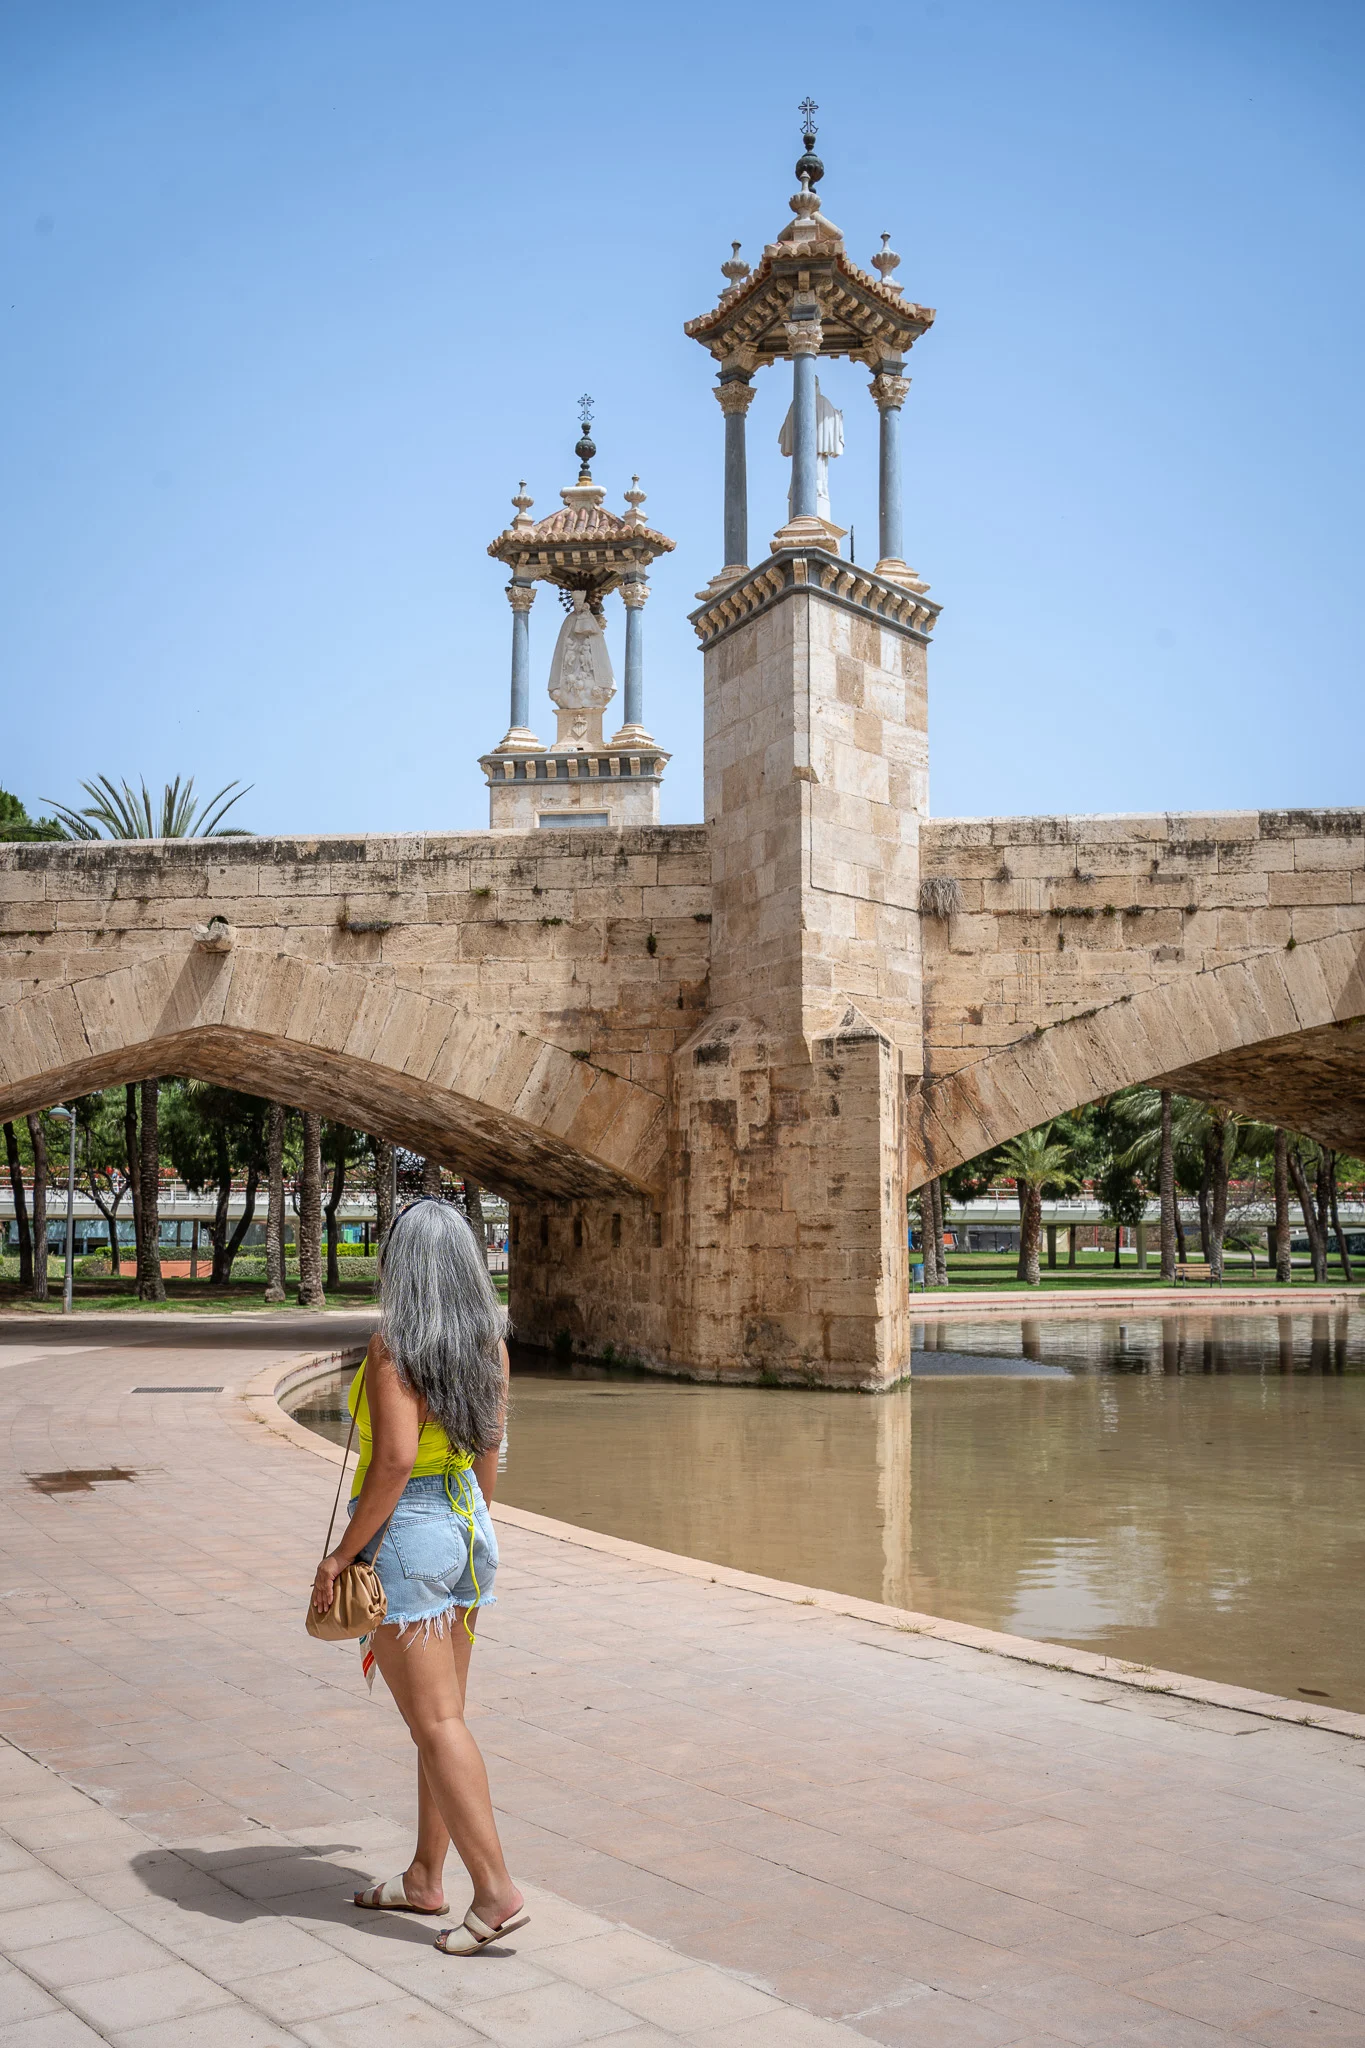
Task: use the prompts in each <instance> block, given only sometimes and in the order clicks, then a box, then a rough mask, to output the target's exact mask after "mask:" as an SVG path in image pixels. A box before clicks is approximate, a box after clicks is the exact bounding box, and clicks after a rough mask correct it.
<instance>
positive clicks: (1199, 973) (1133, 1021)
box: [913, 811, 1365, 1177]
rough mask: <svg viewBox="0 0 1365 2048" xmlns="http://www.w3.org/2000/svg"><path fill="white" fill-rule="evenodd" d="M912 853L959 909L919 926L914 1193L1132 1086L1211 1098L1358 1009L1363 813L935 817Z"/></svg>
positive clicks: (1364, 884) (1306, 1111) (1303, 1111)
mask: <svg viewBox="0 0 1365 2048" xmlns="http://www.w3.org/2000/svg"><path fill="white" fill-rule="evenodd" d="M920 846H921V858H922V862H923V869H924V873H925V875H926V876H928V875H935V876H941V877H944V878H945V879H951V880H952V881H954V882H955V883H956V884H957V894H958V897H959V899H960V906H961V907H960V909H959V910H958V911H957V912H956V913H955V914H953V915H952V916H950V917H947V918H926V919H925V920H924V959H925V979H924V991H925V993H924V1018H925V1025H924V1040H925V1086H924V1091H923V1098H922V1111H921V1119H922V1122H923V1130H922V1132H921V1133H920V1137H919V1139H918V1140H917V1142H916V1146H915V1161H914V1165H913V1171H914V1172H915V1173H916V1174H917V1175H919V1176H920V1177H923V1173H924V1172H925V1171H926V1170H928V1168H929V1167H930V1166H938V1167H940V1168H941V1167H943V1166H945V1165H949V1164H953V1163H955V1161H956V1159H959V1158H968V1157H971V1156H972V1154H973V1153H975V1152H977V1151H980V1150H983V1149H985V1147H986V1146H987V1145H989V1144H996V1143H999V1142H1001V1141H1002V1140H1003V1139H1004V1138H1007V1137H1009V1136H1012V1135H1013V1134H1014V1133H1015V1132H1016V1131H1018V1130H1021V1129H1025V1128H1027V1127H1028V1126H1029V1125H1031V1124H1034V1123H1037V1122H1039V1121H1041V1120H1042V1118H1044V1117H1046V1116H1049V1115H1054V1114H1056V1113H1057V1112H1058V1111H1060V1110H1063V1109H1069V1108H1071V1107H1073V1106H1074V1105H1075V1104H1077V1103H1079V1102H1086V1101H1090V1100H1093V1099H1094V1098H1095V1097H1096V1096H1098V1095H1100V1094H1102V1093H1107V1092H1109V1091H1110V1090H1111V1089H1113V1088H1117V1087H1121V1086H1125V1085H1128V1084H1129V1083H1131V1082H1136V1081H1146V1080H1149V1079H1153V1078H1157V1077H1159V1076H1162V1075H1165V1074H1173V1073H1177V1072H1179V1073H1183V1074H1185V1075H1187V1076H1188V1074H1189V1071H1190V1069H1191V1068H1192V1066H1198V1067H1199V1068H1200V1070H1201V1079H1202V1082H1203V1083H1204V1084H1206V1085H1208V1086H1209V1087H1210V1089H1214V1088H1215V1086H1216V1084H1218V1083H1219V1082H1220V1079H1221V1078H1222V1077H1221V1075H1220V1073H1219V1072H1218V1071H1215V1070H1211V1069H1209V1068H1208V1066H1207V1063H1208V1062H1210V1061H1213V1062H1215V1063H1216V1062H1219V1061H1221V1060H1224V1059H1226V1058H1227V1057H1228V1056H1229V1055H1231V1054H1233V1053H1235V1052H1238V1051H1240V1050H1241V1049H1243V1048H1246V1047H1249V1046H1269V1045H1272V1044H1277V1043H1278V1042H1279V1041H1282V1040H1285V1039H1291V1038H1293V1039H1296V1040H1298V1039H1299V1038H1300V1035H1301V1034H1303V1033H1305V1032H1311V1031H1314V1030H1317V1029H1319V1028H1327V1027H1330V1026H1333V1025H1341V1024H1344V1023H1347V1022H1349V1020H1350V1019H1351V1018H1352V1017H1354V1016H1355V1015H1357V1014H1359V1013H1360V1012H1363V1011H1365V992H1362V991H1361V989H1360V987H1359V974H1358V969H1359V959H1360V951H1361V943H1362V940H1361V935H1362V933H1363V932H1365V814H1362V813H1361V812H1359V811H1260V812H1256V811H1250V812H1232V813H1219V814H1213V815H1189V814H1187V815H1181V814H1172V813H1162V814H1158V815H1156V816H1151V817H1114V818H1103V817H1089V818H1088V817H1052V818H982V819H933V820H931V821H929V822H927V823H926V825H925V826H924V827H923V829H922V833H921V842H920ZM1269 1064H1270V1063H1269V1062H1268V1063H1267V1069H1266V1071H1267V1074H1268V1073H1269ZM1352 1065H1354V1055H1353V1056H1352ZM1278 1086H1279V1084H1278V1083H1277V1084H1276V1086H1275V1087H1271V1088H1269V1090H1268V1092H1267V1093H1266V1094H1265V1098H1264V1099H1265V1102H1266V1105H1267V1110H1268V1109H1270V1108H1273V1107H1274V1100H1275V1098H1276V1090H1277V1088H1278ZM1354 1092H1355V1093H1359V1086H1358V1083H1357V1084H1355V1087H1354ZM1254 1095H1255V1090H1254V1089H1253V1090H1252V1091H1251V1093H1250V1094H1247V1093H1246V1091H1245V1090H1244V1091H1243V1098H1244V1100H1245V1102H1246V1103H1247V1104H1248V1105H1250V1103H1251V1101H1252V1098H1253V1096H1254ZM1230 1099H1231V1098H1230ZM1258 1113H1259V1112H1258ZM1313 1113H1314V1112H1313V1111H1312V1109H1311V1108H1310V1107H1309V1106H1307V1105H1303V1104H1300V1108H1299V1114H1300V1116H1301V1117H1302V1116H1304V1115H1308V1116H1311V1115H1312V1114H1313ZM1316 1113H1318V1114H1319V1115H1322V1116H1325V1117H1326V1119H1327V1122H1326V1124H1325V1125H1324V1128H1330V1127H1331V1119H1332V1106H1331V1104H1330V1103H1327V1102H1321V1101H1320V1102H1319V1103H1318V1105H1317V1112H1316ZM1353 1115H1354V1112H1353ZM1296 1127H1298V1128H1311V1123H1309V1122H1303V1121H1300V1122H1299V1123H1298V1125H1297V1126H1296ZM1338 1128H1340V1126H1338ZM1330 1142H1335V1143H1341V1142H1347V1141H1346V1139H1344V1138H1343V1137H1341V1136H1338V1137H1337V1138H1334V1139H1332V1140H1330Z"/></svg>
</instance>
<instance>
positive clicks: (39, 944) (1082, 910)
mask: <svg viewBox="0 0 1365 2048" xmlns="http://www.w3.org/2000/svg"><path fill="white" fill-rule="evenodd" d="M844 623H846V622H844V621H843V620H842V619H841V620H840V621H839V624H840V625H842V624H844ZM832 751H833V749H832V747H829V748H826V749H822V748H821V747H820V746H819V745H817V747H816V760H817V762H818V763H820V764H821V765H822V766H824V767H825V768H826V769H828V771H829V780H830V781H835V780H837V765H836V764H834V763H833V762H832V761H829V760H826V759H824V754H825V753H826V752H832ZM815 772H816V774H817V775H818V774H819V773H820V768H819V767H817V769H816V771H815ZM769 775H770V778H771V775H772V766H771V763H769ZM826 787H827V784H826V782H825V781H824V780H823V779H822V780H820V781H816V780H810V781H808V780H806V779H804V778H800V777H793V776H791V775H790V773H789V774H788V777H787V780H786V781H785V782H784V783H783V785H782V795H783V797H784V798H790V797H791V796H792V794H793V792H794V793H795V797H796V804H795V808H796V810H797V813H798V826H801V827H804V831H805V835H806V838H807V841H808V845H807V849H806V851H807V853H809V850H810V845H812V844H815V845H818V843H819V841H820V839H821V838H822V837H824V838H825V839H826V840H828V838H829V831H828V826H829V821H828V820H823V821H822V820H821V819H820V818H819V817H818V815H817V811H818V804H817V799H818V798H819V797H820V795H821V793H822V791H823V790H824V789H825V788H826ZM741 808H744V807H743V806H742V807H741ZM822 827H823V828H824V829H823V831H822ZM1363 830H1365V820H1363V819H1362V816H1361V814H1359V813H1341V812H1322V813H1314V812H1290V813H1284V812H1274V813H1264V812H1263V813H1259V814H1258V813H1238V814H1233V815H1231V816H1218V817H1179V816H1161V817H1154V818H1107V819H1096V818H1045V819H1019V818H1015V819H973V820H965V821H958V820H950V819H923V820H921V821H920V826H919V832H918V857H919V863H920V871H921V872H920V880H922V881H925V882H929V883H934V882H937V883H939V884H946V885H948V886H947V887H946V888H945V887H940V888H939V889H938V890H934V889H932V888H930V889H926V891H925V899H926V901H927V902H929V903H931V904H936V905H938V906H940V907H943V908H945V909H946V914H934V912H933V911H924V912H922V911H920V910H919V909H918V908H916V909H914V910H913V911H911V910H908V909H905V908H900V909H897V910H896V911H895V912H894V915H895V916H896V917H897V918H899V919H901V920H903V921H904V924H905V925H906V927H908V932H907V936H908V937H909V939H910V941H911V943H910V944H907V945H906V946H905V947H904V949H903V954H902V957H901V958H900V959H895V958H893V959H891V960H890V961H889V962H879V961H875V960H872V959H869V958H868V957H867V956H866V953H865V950H860V948H859V946H858V943H857V937H856V934H857V928H858V924H859V914H858V913H857V911H856V910H855V915H854V916H853V917H852V918H851V919H850V918H848V917H847V916H846V910H847V904H848V901H849V898H847V897H846V896H843V895H835V894H833V893H832V892H827V891H825V892H820V894H819V896H818V898H816V897H813V896H812V894H811V892H810V891H809V889H808V887H807V888H806V889H805V890H803V889H802V887H801V884H800V874H799V868H800V864H801V850H800V848H799V847H798V849H797V853H796V865H797V868H798V874H797V875H796V877H795V886H794V888H793V889H792V891H791V892H790V893H791V894H792V897H793V900H792V902H791V903H790V904H789V905H788V906H787V912H788V917H778V918H777V921H776V924H775V927H774V928H773V929H771V930H768V931H766V932H760V930H759V926H760V924H761V923H762V919H761V917H759V916H758V911H759V910H760V909H761V907H762V906H763V905H764V904H765V903H766V904H767V906H768V907H769V909H770V910H771V909H772V908H773V905H774V896H775V894H776V895H778V896H780V894H781V892H773V891H769V893H768V894H767V895H766V896H764V895H763V894H761V893H756V891H757V890H758V889H760V888H761V880H760V876H759V874H758V873H757V872H756V869H755V867H754V865H752V864H750V863H741V864H740V868H739V874H738V877H736V876H735V874H734V873H733V872H731V873H730V874H729V875H727V873H726V861H727V857H729V856H730V855H731V854H732V850H733V849H732V840H733V835H732V834H731V833H730V832H728V831H727V830H726V822H725V817H724V815H723V814H722V815H720V816H719V817H718V818H717V819H716V821H715V822H714V823H713V824H712V825H709V826H707V825H696V826H685V827H671V828H665V827H638V828H631V829H627V830H624V831H620V832H613V833H607V832H602V831H591V832H584V831H571V830H565V831H553V832H551V831H543V830H542V831H539V832H536V833H524V834H522V833H515V834H514V833H495V832H488V833H468V834H461V835H441V836H433V835H428V836H424V837H419V836H414V837H410V838H380V837H374V838H359V839H337V840H326V839H264V840H263V839H242V840H226V841H217V842H213V841H208V842H206V841H179V842H176V841H168V842H164V843H161V844H147V843H143V844H138V843H134V844H130V845H123V844H108V843H104V844H98V845H88V846H54V845H31V846H9V847H4V848H0V1112H3V1114H4V1116H6V1117H12V1116H17V1115H20V1114H22V1113H23V1112H25V1111H27V1110H31V1109H35V1108H38V1107H40V1106H43V1105H45V1104H48V1103H51V1102H55V1101H60V1100H62V1099H63V1098H64V1097H65V1096H66V1095H68V1094H71V1093H75V1092H79V1091H84V1090H87V1089H90V1088H95V1087H101V1086H107V1085H109V1084H111V1083H116V1082H122V1081H126V1080H130V1079H136V1078H139V1077H141V1076H143V1075H145V1074H147V1073H149V1072H158V1073H163V1074H171V1073H183V1074H193V1075H198V1076H201V1077H203V1078H205V1079H211V1080H216V1081H221V1082H225V1083H227V1084H228V1085H231V1086H237V1087H242V1088H246V1089H250V1090H252V1091H253V1092H258V1093H263V1094H268V1095H271V1096H273V1097H276V1098H278V1099H284V1100H287V1101H289V1102H292V1103H296V1104H299V1105H302V1106H305V1107H309V1108H314V1109H317V1110H320V1111H322V1112H324V1113H325V1114H328V1115H331V1116H335V1117H338V1118H340V1119H342V1120H343V1121H346V1122H348V1123H351V1124H354V1125H357V1126H359V1127H360V1128H362V1129H367V1130H371V1131H377V1132H381V1133H384V1134H386V1135H388V1136H390V1137H393V1138H396V1139H399V1140H401V1141H402V1142H403V1143H404V1144H406V1145H409V1146H411V1147H413V1148H414V1149H415V1150H417V1151H419V1152H421V1153H423V1154H427V1155H430V1156H433V1157H436V1158H440V1159H442V1160H444V1161H445V1162H446V1163H448V1164H449V1165H451V1166H454V1167H463V1166H467V1167H468V1168H469V1169H470V1170H471V1171H473V1172H475V1173H476V1174H477V1175H478V1177H479V1178H480V1180H481V1181H483V1182H485V1183H486V1184H487V1185H489V1186H491V1187H494V1188H496V1189H498V1190H499V1191H500V1192H502V1193H505V1194H506V1195H507V1196H508V1197H509V1198H510V1200H511V1201H512V1204H513V1230H514V1241H513V1254H512V1275H513V1278H512V1302H513V1310H514V1314H515V1317H516V1320H517V1323H518V1325H519V1327H520V1328H521V1330H522V1331H523V1333H524V1334H525V1335H527V1336H528V1337H531V1338H535V1337H539V1338H541V1339H543V1340H547V1341H548V1340H550V1339H553V1338H554V1337H555V1336H557V1335H559V1334H560V1333H561V1332H562V1331H565V1330H567V1331H568V1332H569V1333H570V1335H571V1336H572V1337H573V1339H574V1340H575V1342H576V1343H577V1344H579V1345H580V1346H581V1347H583V1348H587V1349H598V1350H600V1349H602V1348H604V1347H605V1346H606V1345H607V1344H611V1345H612V1346H613V1347H614V1349H615V1350H616V1351H617V1352H618V1353H620V1354H623V1355H629V1356H635V1357H638V1358H640V1359H642V1360H643V1361H646V1362H648V1363H651V1364H653V1365H656V1366H659V1367H662V1368H665V1369H669V1370H673V1371H687V1372H697V1373H703V1374H706V1375H712V1374H720V1375H729V1374H734V1375H736V1376H747V1377H753V1376H754V1375H755V1374H766V1375H770V1376H773V1377H777V1378H788V1377H791V1378H806V1379H810V1378H817V1379H821V1380H826V1381H829V1382H836V1383H838V1382H842V1383H848V1382H850V1381H852V1382H853V1383H856V1384H877V1383H884V1382H885V1381H886V1380H887V1379H889V1378H891V1377H894V1375H895V1374H896V1373H897V1372H898V1371H899V1370H901V1369H903V1359H904V1346H905V1343H906V1341H907V1333H906V1331H905V1328H904V1325H905V1321H906V1317H907V1311H908V1304H907V1302H906V1300H905V1292H904V1265H905V1260H904V1254H903V1239H902V1234H901V1221H900V1219H901V1218H903V1216H904V1198H905V1194H906V1193H907V1191H908V1190H909V1189H911V1188H913V1187H914V1186H915V1185H917V1184H918V1183H919V1182H920V1181H922V1180H923V1179H924V1178H926V1177H927V1176H928V1175H929V1174H931V1173H933V1172H938V1171H942V1170H943V1169H945V1168H946V1167H948V1166H950V1165H952V1164H954V1163H956V1162H957V1161H959V1160H961V1159H964V1158H968V1157H971V1156H972V1155H973V1154H975V1153H976V1152H979V1151H981V1150H983V1149H985V1148H986V1147H987V1146H990V1145H995V1144H998V1143H1000V1142H1002V1141H1003V1140H1005V1139H1007V1138H1009V1137H1011V1136H1013V1135H1014V1134H1015V1133H1017V1132H1018V1131H1020V1130H1023V1129H1025V1128H1027V1127H1029V1126H1031V1125H1033V1124H1035V1123H1037V1122H1039V1121H1040V1120H1041V1119H1042V1118H1044V1117H1047V1116H1050V1115H1052V1114H1054V1113H1056V1112H1058V1111H1061V1110H1064V1109H1069V1108H1071V1107H1073V1106H1074V1105H1075V1104H1077V1103H1078V1102H1081V1101H1089V1100H1091V1099H1093V1098H1095V1097H1096V1096H1099V1095H1103V1094H1106V1093H1108V1092H1109V1091H1111V1090H1112V1089H1114V1088H1118V1087H1122V1086H1125V1085H1127V1084H1129V1083H1131V1082H1139V1081H1150V1080H1155V1079H1159V1078H1165V1079H1167V1080H1169V1081H1171V1082H1172V1083H1173V1084H1174V1085H1176V1086H1179V1087H1181V1088H1184V1089H1187V1090H1189V1091H1191V1092H1195V1093H1199V1094H1205V1095H1210V1096H1213V1097H1215V1098H1217V1099H1221V1100H1224V1101H1227V1102H1229V1103H1231V1104H1233V1105H1234V1106H1236V1107H1238V1108H1241V1109H1244V1110H1246V1111H1248V1112H1250V1113H1253V1114H1256V1115H1259V1116H1263V1117H1266V1118H1269V1119H1274V1120H1279V1121H1283V1122H1286V1123H1288V1124H1290V1125H1292V1126H1293V1127H1294V1128H1296V1129H1301V1130H1306V1131H1311V1132H1313V1133H1315V1134H1316V1135H1318V1136H1320V1137H1322V1138H1323V1139H1325V1140H1326V1141H1328V1142H1329V1143H1332V1144H1335V1145H1338V1146H1349V1147H1351V1148H1353V1149H1357V1150H1365V1090H1363V1089H1362V1083H1361V1075H1362V1073H1365V1064H1363V1063H1362V1057H1361V1056H1362V1050H1365V979H1363V970H1362V946H1361V931H1362V926H1365V842H1363V840H1362V831H1363ZM774 857H775V860H776V864H777V865H778V866H779V867H780V866H781V856H780V851H779V852H778V853H776V854H775V856H774ZM731 865H732V868H733V862H732V863H731ZM736 879H737V880H738V883H739V887H738V890H737V891H736V889H735V886H734V884H735V881H736ZM844 879H847V878H844ZM911 882H912V883H913V897H914V901H915V903H916V904H918V901H919V881H915V880H914V878H913V877H911ZM736 893H737V894H738V896H739V898H740V902H739V905H738V907H737V906H736V904H735V902H734V900H733V899H734V897H735V895H736ZM803 896H804V897H806V899H807V900H806V901H805V902H804V903H803V902H802V900H801V899H802V897H803ZM852 901H853V902H854V904H855V906H856V904H857V902H858V899H857V898H856V897H854V898H852ZM831 902H832V903H833V906H834V909H835V912H836V914H837V918H838V925H839V929H838V930H836V931H835V932H834V933H832V934H831V933H829V932H828V931H827V932H826V933H825V934H824V938H823V941H822V940H821V936H820V933H819V931H818V929H814V930H813V928H817V927H818V926H819V924H820V922H821V919H820V916H819V915H817V914H812V913H813V912H814V913H821V912H828V911H829V909H830V905H831ZM949 905H951V906H953V907H951V908H946V906H949ZM779 908H780V906H779ZM869 914H870V917H871V919H872V921H873V922H875V919H876V917H877V916H878V915H881V916H885V915H887V914H890V913H888V911H887V909H886V906H885V905H877V904H876V903H875V902H874V901H872V900H870V899H869V900H868V905H867V912H866V913H864V915H865V916H866V915H869ZM214 919H222V920H224V924H225V927H226V928H225V929H224V927H223V926H216V927H211V922H210V921H211V920H214ZM789 920H794V922H793V921H789ZM765 945H766V947H767V948H768V949H771V948H773V947H776V949H777V952H778V954H779V956H782V957H783V958H786V957H787V956H789V955H791V954H793V953H794V954H795V955H796V959H797V968H798V971H797V972H796V973H795V974H794V975H793V976H791V977H785V978H784V977H783V976H782V975H781V974H774V973H773V972H772V971H771V964H772V963H771V962H770V961H765V958H764V953H765ZM788 964H790V963H789V962H788ZM896 970H899V971H898V972H897V971H896ZM907 988H913V989H914V991H915V995H916V1002H915V1003H907V1001H906V989H907ZM793 1005H795V1009H796V1010H797V1011H800V1010H802V1009H804V1011H805V1012H806V1013H807V1014H806V1015H805V1016H804V1017H802V1016H801V1015H797V1014H784V1013H789V1012H791V1011H792V1006H793ZM907 1008H908V1009H910V1010H915V1009H917V1010H918V1012H919V1014H918V1015H917V1016H915V1017H914V1018H913V1023H914V1025H915V1026H916V1027H917V1029H908V1028H907V1017H906V1014H905V1013H906V1010H907Z"/></svg>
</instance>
